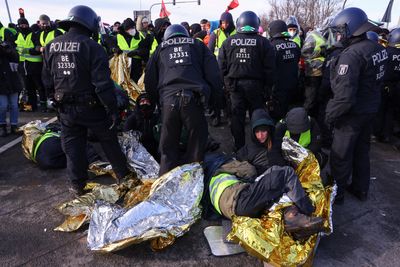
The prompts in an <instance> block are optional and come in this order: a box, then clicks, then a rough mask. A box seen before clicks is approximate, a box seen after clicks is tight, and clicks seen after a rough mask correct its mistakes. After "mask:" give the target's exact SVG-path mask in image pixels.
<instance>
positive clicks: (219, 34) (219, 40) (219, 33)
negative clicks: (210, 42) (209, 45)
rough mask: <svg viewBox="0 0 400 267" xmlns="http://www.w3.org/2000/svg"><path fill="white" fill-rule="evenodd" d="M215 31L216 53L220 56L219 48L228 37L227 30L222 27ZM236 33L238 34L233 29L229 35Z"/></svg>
mask: <svg viewBox="0 0 400 267" xmlns="http://www.w3.org/2000/svg"><path fill="white" fill-rule="evenodd" d="M213 32H214V34H215V47H214V55H215V56H216V57H218V53H219V49H220V48H221V46H222V44H223V43H224V41H225V40H226V39H227V38H228V37H227V36H226V35H225V32H224V31H223V30H222V29H220V28H219V29H215V30H214V31H213ZM234 34H236V30H233V31H232V32H231V34H230V35H229V36H232V35H234Z"/></svg>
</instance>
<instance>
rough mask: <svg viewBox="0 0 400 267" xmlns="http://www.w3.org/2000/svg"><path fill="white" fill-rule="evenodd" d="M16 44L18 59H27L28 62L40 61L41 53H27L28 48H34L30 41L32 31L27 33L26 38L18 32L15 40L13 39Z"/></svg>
mask: <svg viewBox="0 0 400 267" xmlns="http://www.w3.org/2000/svg"><path fill="white" fill-rule="evenodd" d="M15 43H16V45H17V51H18V54H19V61H25V60H27V61H29V62H42V61H43V59H42V55H31V54H29V49H31V48H34V47H35V45H34V44H33V42H32V33H29V34H28V35H27V36H26V38H24V36H23V35H22V33H19V34H18V37H17V40H16V41H15Z"/></svg>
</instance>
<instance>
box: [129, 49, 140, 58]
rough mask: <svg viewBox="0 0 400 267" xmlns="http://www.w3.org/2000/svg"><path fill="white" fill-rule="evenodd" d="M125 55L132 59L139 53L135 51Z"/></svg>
mask: <svg viewBox="0 0 400 267" xmlns="http://www.w3.org/2000/svg"><path fill="white" fill-rule="evenodd" d="M127 55H128V57H134V56H138V55H139V53H138V51H137V50H132V51H130V52H129V53H128V54H127Z"/></svg>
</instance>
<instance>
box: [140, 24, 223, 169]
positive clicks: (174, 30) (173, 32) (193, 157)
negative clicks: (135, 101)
mask: <svg viewBox="0 0 400 267" xmlns="http://www.w3.org/2000/svg"><path fill="white" fill-rule="evenodd" d="M145 86H146V91H147V92H148V93H149V95H150V96H151V98H152V99H153V101H157V102H159V103H160V107H161V122H162V129H161V137H160V145H159V152H160V154H161V161H160V175H162V174H164V173H166V172H168V171H169V170H171V169H173V168H174V167H176V166H178V165H180V164H184V163H190V162H196V161H202V160H203V157H204V152H205V148H206V143H207V136H208V130H207V121H206V118H205V116H204V109H203V106H204V105H206V104H207V102H208V100H209V99H210V98H211V101H212V102H214V101H215V100H216V99H219V98H220V97H221V96H222V81H221V76H220V72H219V69H218V64H217V62H216V60H215V57H214V56H213V55H212V53H211V52H210V50H209V49H208V48H207V47H206V46H205V45H204V44H203V43H202V42H201V41H199V40H196V39H193V38H191V37H189V33H188V32H187V30H186V29H185V28H184V27H183V26H182V25H178V24H174V25H171V26H169V27H168V28H167V30H166V31H165V34H164V41H163V42H162V43H161V44H160V45H159V46H158V47H157V49H156V51H155V52H154V54H153V56H152V57H151V58H150V60H149V62H148V64H147V67H146V76H145ZM183 127H185V128H186V129H187V131H188V146H187V149H186V153H185V155H184V157H182V160H181V158H180V155H179V140H180V136H181V130H182V128H183Z"/></svg>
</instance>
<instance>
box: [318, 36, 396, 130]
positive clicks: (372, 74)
mask: <svg viewBox="0 0 400 267" xmlns="http://www.w3.org/2000/svg"><path fill="white" fill-rule="evenodd" d="M387 59H388V55H387V51H386V49H385V48H384V47H383V46H381V45H379V44H378V43H376V42H373V41H371V40H368V39H367V38H366V36H365V35H362V36H360V37H356V38H354V39H352V40H351V41H350V44H349V45H348V46H347V47H346V48H345V49H344V50H343V52H342V53H341V54H340V55H339V56H338V57H337V58H336V60H335V61H334V62H332V63H333V64H332V65H331V75H330V79H331V86H332V92H333V98H332V99H331V100H330V101H329V102H328V105H327V108H326V122H327V123H328V124H331V123H333V122H334V121H336V120H337V119H339V118H340V117H341V116H344V115H347V114H373V113H376V112H377V111H378V107H379V104H380V88H381V84H382V81H383V76H384V74H385V64H386V62H387Z"/></svg>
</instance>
